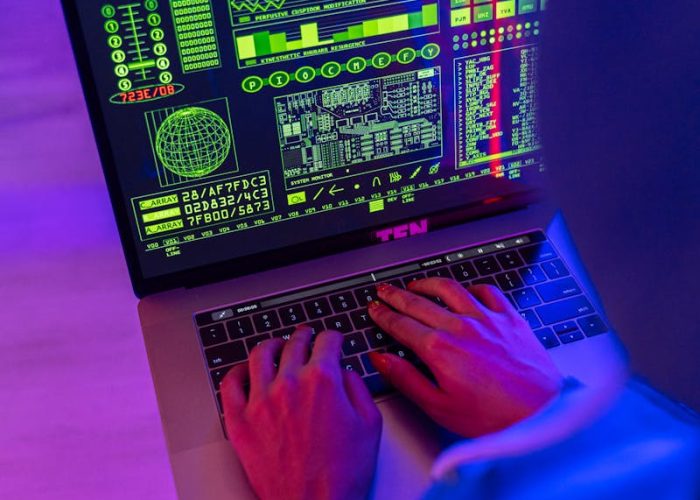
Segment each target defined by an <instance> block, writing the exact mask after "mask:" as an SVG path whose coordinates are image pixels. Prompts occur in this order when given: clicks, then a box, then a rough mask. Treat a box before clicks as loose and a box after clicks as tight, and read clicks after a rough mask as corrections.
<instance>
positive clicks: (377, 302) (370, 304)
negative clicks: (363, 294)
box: [367, 300, 382, 309]
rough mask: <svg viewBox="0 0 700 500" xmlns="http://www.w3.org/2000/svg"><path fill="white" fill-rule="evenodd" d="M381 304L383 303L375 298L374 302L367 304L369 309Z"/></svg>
mask: <svg viewBox="0 0 700 500" xmlns="http://www.w3.org/2000/svg"><path fill="white" fill-rule="evenodd" d="M381 305H382V303H381V302H379V301H378V300H373V301H372V302H370V303H369V304H367V307H368V308H369V309H376V308H377V307H379V306H381Z"/></svg>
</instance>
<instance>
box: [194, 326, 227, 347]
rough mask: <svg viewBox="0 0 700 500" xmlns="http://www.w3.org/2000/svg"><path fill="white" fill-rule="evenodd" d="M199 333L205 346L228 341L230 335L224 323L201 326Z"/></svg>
mask: <svg viewBox="0 0 700 500" xmlns="http://www.w3.org/2000/svg"><path fill="white" fill-rule="evenodd" d="M199 335H200V336H201V337H202V344H203V345H204V346H205V347H207V346H210V345H216V344H221V343H222V342H226V341H227V340H228V337H227V336H226V329H225V328H224V325H223V324H222V323H217V324H215V325H209V326H205V327H204V328H200V329H199Z"/></svg>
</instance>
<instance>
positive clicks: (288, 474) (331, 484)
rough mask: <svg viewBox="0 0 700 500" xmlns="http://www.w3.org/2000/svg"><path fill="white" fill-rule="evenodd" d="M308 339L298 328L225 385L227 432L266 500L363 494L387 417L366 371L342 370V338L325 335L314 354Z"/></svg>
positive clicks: (263, 347) (260, 351)
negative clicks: (247, 387)
mask: <svg viewBox="0 0 700 500" xmlns="http://www.w3.org/2000/svg"><path fill="white" fill-rule="evenodd" d="M310 340H311V329H309V328H299V329H297V331H296V332H295V334H294V335H293V336H292V338H291V339H290V340H289V341H288V342H287V343H286V344H285V343H284V342H283V341H282V340H281V339H274V340H268V341H266V342H264V343H262V344H260V345H259V346H258V347H256V348H255V349H254V350H253V351H252V352H251V354H250V358H249V361H248V363H247V364H244V365H238V366H235V367H233V368H232V369H231V371H230V372H229V373H228V374H227V375H226V378H225V379H224V380H223V382H222V385H221V391H222V392H221V394H222V402H223V407H224V415H225V422H226V431H227V433H228V436H229V438H230V440H231V444H232V445H233V448H234V449H235V451H236V453H237V454H238V457H239V459H240V461H241V463H242V465H243V468H244V469H245V472H246V474H247V476H248V480H249V481H250V484H251V486H252V488H253V490H254V491H255V493H256V494H257V495H258V497H260V498H261V499H263V500H266V499H279V498H285V499H313V500H316V499H351V498H352V499H358V498H365V497H366V496H367V493H368V492H369V488H370V485H371V482H372V477H373V475H374V471H375V467H376V461H377V452H378V448H379V438H380V435H381V427H382V421H381V415H380V413H379V410H378V409H377V406H376V405H375V404H374V401H373V400H372V397H371V396H370V394H369V391H368V390H367V388H366V387H365V385H364V383H363V382H362V380H361V379H360V377H359V376H358V375H357V374H356V373H352V372H347V371H345V370H342V369H341V366H340V350H341V346H342V342H343V337H342V336H341V335H340V334H339V333H337V332H323V333H321V334H320V335H319V336H318V338H317V339H316V343H315V345H314V349H313V353H312V354H311V356H310V359H309V343H310ZM280 354H281V358H280ZM278 358H279V359H280V360H279V368H275V362H276V360H277V359H278ZM248 381H249V382H250V395H249V396H248V397H246V391H245V385H246V383H247V382H248Z"/></svg>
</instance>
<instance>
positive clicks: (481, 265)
mask: <svg viewBox="0 0 700 500" xmlns="http://www.w3.org/2000/svg"><path fill="white" fill-rule="evenodd" d="M474 266H476V270H477V271H479V274H480V275H481V276H485V275H487V274H493V273H497V272H498V271H500V270H501V266H499V265H498V262H496V259H495V258H494V257H480V258H478V259H475V260H474Z"/></svg>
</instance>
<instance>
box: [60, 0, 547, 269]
mask: <svg viewBox="0 0 700 500" xmlns="http://www.w3.org/2000/svg"><path fill="white" fill-rule="evenodd" d="M64 4H65V7H66V11H67V14H68V16H67V17H68V21H69V25H70V27H71V32H72V37H73V42H74V47H75V49H76V53H77V54H78V59H79V64H80V70H81V75H82V78H83V83H84V86H85V88H86V94H87V96H88V103H89V106H90V111H91V116H92V119H93V124H94V127H95V130H96V133H97V136H98V142H99V144H100V152H101V155H102V160H103V163H105V170H106V171H107V174H108V175H107V178H108V182H109V184H110V192H111V194H112V201H113V204H114V205H115V210H116V212H117V215H118V219H120V220H119V223H120V230H121V232H122V238H123V240H124V244H125V246H126V247H129V248H131V253H132V257H133V258H134V259H135V261H136V267H137V268H138V270H139V275H140V276H141V277H142V278H144V279H148V278H156V277H159V276H164V275H168V274H172V273H177V272H180V271H185V270H192V269H196V268H200V267H202V266H207V265H212V264H215V263H218V262H224V261H229V262H231V261H236V260H237V259H241V258H245V257H250V256H254V255H260V254H263V253H265V252H271V251H275V250H277V251H279V250H282V249H285V248H292V247H295V246H296V247H297V248H298V247H299V245H302V244H304V243H305V242H323V241H326V242H327V241H329V238H334V237H338V236H339V235H349V234H358V232H360V231H364V232H365V233H369V232H370V231H371V230H377V229H379V228H382V227H387V226H391V224H394V223H396V222H397V221H405V220H411V219H415V218H421V217H423V216H425V215H427V214H434V213H440V212H444V211H449V210H451V209H454V208H456V207H461V206H465V205H468V204H470V203H475V202H483V201H488V200H492V201H493V200H498V199H499V197H501V196H503V195H504V194H509V193H512V192H517V191H519V190H523V188H524V186H528V185H529V184H531V183H532V182H533V181H535V180H536V179H537V177H539V176H540V175H541V174H540V172H541V171H542V170H543V166H542V161H541V153H540V138H539V135H538V130H537V126H536V125H537V124H536V121H535V120H536V113H535V111H536V107H537V89H536V85H535V81H536V68H537V58H538V51H537V50H538V49H537V47H536V44H537V40H538V38H539V36H540V22H541V17H540V16H541V15H542V11H543V9H544V8H545V1H544V0H517V1H516V0H506V1H493V0H339V1H320V0H228V1H226V0H170V1H168V0H141V1H128V0H124V1H121V0H109V1H106V2H95V1H94V0H76V1H71V2H64ZM314 252H315V248H309V251H308V253H311V254H313V253H314Z"/></svg>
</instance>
